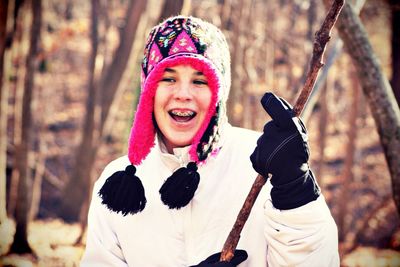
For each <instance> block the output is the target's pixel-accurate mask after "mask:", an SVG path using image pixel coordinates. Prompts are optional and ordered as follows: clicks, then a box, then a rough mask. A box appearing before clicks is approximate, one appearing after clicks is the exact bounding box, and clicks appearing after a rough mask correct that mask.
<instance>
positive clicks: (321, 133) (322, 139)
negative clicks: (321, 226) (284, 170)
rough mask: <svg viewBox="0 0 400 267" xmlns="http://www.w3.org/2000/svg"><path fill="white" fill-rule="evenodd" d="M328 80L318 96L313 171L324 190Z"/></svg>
mask: <svg viewBox="0 0 400 267" xmlns="http://www.w3.org/2000/svg"><path fill="white" fill-rule="evenodd" d="M329 81H330V79H327V80H326V82H325V85H324V86H323V89H322V91H321V96H320V98H321V99H320V106H321V111H320V114H319V115H320V116H319V119H318V146H317V147H318V150H319V153H318V160H317V164H316V166H315V168H314V171H315V177H317V180H318V183H319V185H320V186H321V187H322V188H324V187H325V181H324V180H323V179H322V177H323V175H322V173H323V169H324V164H325V147H326V142H327V130H328V129H327V128H328V127H327V123H326V122H327V121H329V109H328V101H327V94H328V92H327V91H328V90H331V89H332V88H330V86H331V83H329Z"/></svg>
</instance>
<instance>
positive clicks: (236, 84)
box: [227, 0, 248, 126]
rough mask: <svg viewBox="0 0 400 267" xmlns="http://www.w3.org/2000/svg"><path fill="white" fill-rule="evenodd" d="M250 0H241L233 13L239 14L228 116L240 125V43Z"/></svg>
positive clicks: (234, 33)
mask: <svg viewBox="0 0 400 267" xmlns="http://www.w3.org/2000/svg"><path fill="white" fill-rule="evenodd" d="M246 1H248V0H243V1H239V3H236V5H239V6H238V7H237V8H234V11H233V14H234V15H235V16H237V19H236V20H235V21H234V23H233V24H234V25H233V40H232V48H233V49H232V51H233V52H232V53H231V56H232V58H231V73H232V86H231V90H230V93H229V98H228V103H227V111H228V118H229V120H230V122H231V123H232V125H234V126H240V125H241V124H242V122H243V106H242V104H240V103H241V102H242V101H241V100H242V97H243V92H242V89H243V88H241V86H240V77H242V75H243V69H242V64H241V59H242V53H243V49H242V46H241V44H240V34H241V25H242V24H243V15H244V7H245V2H246Z"/></svg>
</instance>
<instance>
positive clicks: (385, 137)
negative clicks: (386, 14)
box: [338, 2, 400, 213]
mask: <svg viewBox="0 0 400 267" xmlns="http://www.w3.org/2000/svg"><path fill="white" fill-rule="evenodd" d="M338 30H339V34H340V37H341V38H342V40H343V42H344V44H345V47H346V50H347V52H348V53H349V54H350V56H351V57H352V59H353V63H354V65H355V67H356V70H357V74H358V76H359V79H360V83H361V87H362V89H363V92H364V95H365V96H366V99H367V101H368V104H369V107H370V109H371V112H372V116H373V118H374V120H375V123H376V126H377V130H378V133H379V137H380V142H381V144H382V147H383V151H384V153H385V157H386V161H387V163H388V166H389V171H390V174H391V181H392V190H393V198H394V200H395V203H396V206H397V210H398V212H399V213H400V154H399V151H400V110H399V106H398V104H397V102H396V99H395V96H394V94H393V91H392V88H391V87H390V84H389V82H388V80H387V78H386V77H385V76H384V75H383V72H382V70H381V66H380V64H379V62H378V60H377V58H376V56H375V53H374V51H373V49H372V46H371V43H370V41H369V39H368V36H367V33H366V31H365V29H364V26H363V24H362V23H361V21H360V18H359V17H358V16H357V14H356V13H355V11H354V9H353V7H352V5H351V4H349V3H348V2H347V3H346V4H345V6H344V8H343V10H342V12H341V16H340V17H339V20H338Z"/></svg>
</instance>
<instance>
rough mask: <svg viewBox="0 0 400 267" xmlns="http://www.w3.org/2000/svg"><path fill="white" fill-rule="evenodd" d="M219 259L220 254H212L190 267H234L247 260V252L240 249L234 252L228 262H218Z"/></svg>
mask: <svg viewBox="0 0 400 267" xmlns="http://www.w3.org/2000/svg"><path fill="white" fill-rule="evenodd" d="M220 257H221V253H216V254H213V255H211V256H210V257H208V258H207V259H205V260H204V261H202V262H200V263H199V264H197V265H193V266H191V267H235V266H238V265H239V264H240V263H242V262H243V261H245V260H246V259H247V252H246V251H245V250H241V249H238V250H235V255H234V256H233V258H232V259H231V261H230V262H227V261H219V258H220Z"/></svg>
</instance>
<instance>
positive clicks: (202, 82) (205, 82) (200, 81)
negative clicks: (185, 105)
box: [193, 79, 208, 85]
mask: <svg viewBox="0 0 400 267" xmlns="http://www.w3.org/2000/svg"><path fill="white" fill-rule="evenodd" d="M193 83H194V84H196V85H208V82H207V81H206V80H202V79H196V80H193Z"/></svg>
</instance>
